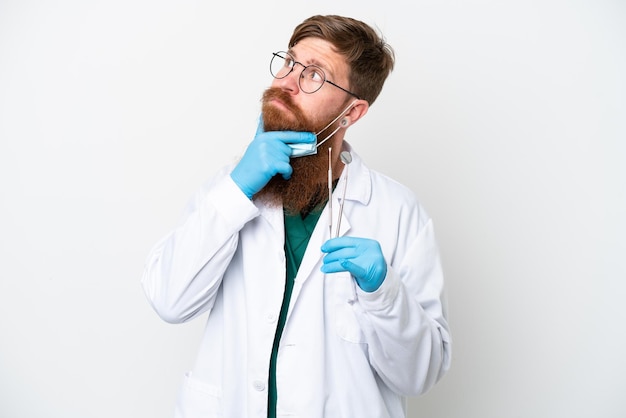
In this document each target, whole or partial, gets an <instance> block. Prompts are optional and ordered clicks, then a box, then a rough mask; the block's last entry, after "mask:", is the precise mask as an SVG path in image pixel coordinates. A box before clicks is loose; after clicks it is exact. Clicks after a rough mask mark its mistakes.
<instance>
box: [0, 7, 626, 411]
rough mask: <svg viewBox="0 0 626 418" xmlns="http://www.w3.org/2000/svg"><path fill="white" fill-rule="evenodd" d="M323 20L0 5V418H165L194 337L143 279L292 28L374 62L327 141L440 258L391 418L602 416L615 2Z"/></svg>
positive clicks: (620, 284) (615, 154) (620, 268)
mask: <svg viewBox="0 0 626 418" xmlns="http://www.w3.org/2000/svg"><path fill="white" fill-rule="evenodd" d="M338 3H339V2H337V1H330V0H317V1H300V2H296V1H278V0H275V1H266V2H253V1H249V2H247V3H241V2H238V1H230V2H212V1H199V0H198V1H190V0H184V1H180V0H177V1H174V0H171V1H164V0H156V1H155V0H151V1H148V0H109V1H96V0H92V1H78V0H73V1H72V0H66V1H62V0H59V1H34V0H0V318H1V319H0V416H2V417H7V418H33V417H42V418H43V417H45V418H57V417H59V418H61V417H62V418H101V417H102V418H104V417H116V418H127V417H128V418H131V417H132V418H144V417H151V418H168V417H171V416H172V415H171V412H172V409H173V405H174V401H175V397H176V392H177V391H178V387H179V383H180V379H181V377H182V373H183V372H184V371H185V370H186V369H188V368H189V367H190V365H191V363H192V361H193V358H194V356H195V350H196V347H197V343H198V341H199V338H200V333H201V331H202V326H203V322H204V319H200V320H197V321H195V322H192V323H190V324H186V325H177V326H175V325H168V324H165V323H164V322H162V321H160V320H159V319H158V317H157V316H156V314H154V313H153V312H152V310H151V309H150V308H149V306H148V303H147V301H146V300H145V298H144V296H143V294H142V291H141V289H140V285H139V280H140V276H141V272H142V268H143V262H144V260H145V257H146V255H147V254H148V251H149V249H150V248H151V246H152V245H153V244H154V243H155V242H156V240H157V239H159V238H160V237H161V236H162V235H164V234H165V233H166V232H168V230H169V229H170V228H171V227H172V226H173V225H174V224H175V222H176V221H177V219H178V215H179V214H180V211H181V209H182V207H183V205H184V203H185V202H186V200H187V198H188V196H189V195H190V194H191V193H192V192H193V191H194V190H195V189H196V188H197V187H198V186H199V185H200V183H201V182H203V181H204V180H205V179H206V178H207V177H208V176H210V175H211V174H212V173H213V172H214V171H215V170H217V168H218V167H220V166H221V165H222V164H224V163H226V162H229V161H230V160H232V159H233V158H235V157H236V156H237V155H238V154H239V153H240V152H241V151H242V150H243V149H244V147H245V146H246V144H247V143H248V141H250V140H251V138H252V136H253V133H254V131H255V127H256V119H257V117H258V112H259V98H260V94H261V92H262V90H263V89H264V88H265V87H267V85H269V83H270V81H271V80H270V75H269V73H268V60H269V57H270V52H272V51H274V50H277V49H282V48H284V47H285V46H286V43H287V40H288V39H289V36H290V35H291V31H292V29H293V27H294V26H295V25H296V24H297V23H299V22H300V21H301V20H303V19H304V18H305V17H308V16H309V15H311V14H316V13H322V14H326V13H336V14H344V15H350V16H353V17H356V18H359V19H362V20H364V21H366V22H367V23H370V24H373V25H376V26H378V27H379V28H380V29H381V30H382V31H383V33H384V34H385V35H386V38H387V40H388V41H389V43H390V44H391V45H392V46H393V47H394V48H395V50H396V53H397V68H396V71H395V72H394V73H393V74H392V76H391V78H390V79H389V81H388V83H387V85H386V88H385V90H384V91H383V93H382V95H381V96H380V98H379V99H378V101H377V102H376V103H375V104H374V105H373V107H372V108H371V109H370V113H369V114H368V115H367V117H366V118H365V119H363V120H361V121H360V122H359V123H358V124H356V125H355V126H353V127H351V128H350V130H349V131H348V139H349V141H350V142H351V143H352V144H353V145H354V146H355V147H356V149H357V150H358V151H359V153H360V154H361V155H362V156H363V157H364V158H365V160H366V161H367V162H368V163H369V165H371V166H372V167H374V168H377V169H378V170H380V171H382V172H385V173H387V174H389V175H391V176H393V177H395V178H396V179H398V180H400V181H401V182H403V183H405V184H407V185H409V186H410V187H411V188H412V189H413V190H414V191H415V192H416V193H417V194H418V196H419V197H420V200H421V201H422V203H423V205H424V206H425V207H426V208H427V210H428V211H429V212H430V214H431V216H432V217H433V218H434V220H435V223H436V230H437V233H438V239H439V242H440V246H441V250H442V254H443V261H444V269H445V271H446V274H447V286H448V294H449V306H450V322H451V326H452V335H453V341H454V346H453V363H452V369H451V371H450V372H449V374H448V375H447V376H446V377H445V378H444V379H443V380H442V381H441V382H440V384H439V385H438V386H437V387H436V388H435V389H433V390H432V391H431V392H429V393H428V394H426V395H425V396H423V397H421V398H418V399H413V400H411V402H410V416H411V417H429V418H438V417H441V418H444V417H445V418H509V417H510V418H514V417H515V418H517V417H524V418H554V417H569V418H578V417H580V418H582V417H594V418H597V417H606V418H609V417H610V418H613V417H615V418H617V417H624V416H626V397H625V396H624V394H623V390H624V388H626V355H625V353H626V338H625V337H626V336H625V333H626V331H625V330H626V326H625V323H626V303H625V297H626V285H625V283H624V281H625V279H626V261H625V258H626V238H625V237H626V222H625V220H624V216H625V215H626V186H625V182H626V168H625V167H626V164H625V163H626V126H625V125H626V123H625V119H626V81H625V74H626V5H625V3H624V2H623V1H617V0H615V1H609V0H586V1H585V0H580V1H559V0H544V1H540V0H530V1H529V0H525V1H487V0H483V1H480V0H468V1H460V0H459V1H445V0H440V1H434V0H432V1H420V0H417V1H411V2H406V3H404V2H400V1H394V0H387V1H371V2H363V1H344V2H341V4H338ZM364 3H365V4H364Z"/></svg>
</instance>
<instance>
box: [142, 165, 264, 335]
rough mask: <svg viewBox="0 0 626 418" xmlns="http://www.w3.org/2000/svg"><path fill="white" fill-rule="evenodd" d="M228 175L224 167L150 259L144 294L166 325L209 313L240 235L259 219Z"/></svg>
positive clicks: (255, 208) (156, 246) (195, 199)
mask: <svg viewBox="0 0 626 418" xmlns="http://www.w3.org/2000/svg"><path fill="white" fill-rule="evenodd" d="M229 172H230V170H228V169H226V168H225V169H224V170H223V171H222V172H221V173H220V174H219V175H218V176H216V178H215V179H213V180H212V181H210V182H208V183H206V184H205V185H204V186H203V187H202V188H201V189H200V190H199V191H198V192H196V194H195V195H194V196H193V197H192V199H191V200H190V202H189V204H188V205H187V207H186V209H185V212H184V214H183V216H182V219H181V222H180V224H179V225H178V226H177V227H176V228H175V229H174V230H173V231H172V232H170V233H169V234H168V235H167V236H165V237H164V238H162V239H161V240H160V241H159V242H158V243H157V244H156V245H155V246H154V248H153V249H152V250H151V252H150V254H149V255H148V257H147V260H146V264H145V268H144V273H143V276H142V285H143V289H144V292H145V294H146V296H147V298H148V300H149V301H150V303H151V305H152V307H153V308H154V310H155V311H156V312H157V313H158V314H159V316H160V317H161V318H162V319H163V320H165V321H167V322H170V323H181V322H185V321H188V320H189V319H191V318H194V317H196V316H198V315H200V314H202V313H204V312H206V311H207V310H209V309H211V307H212V306H213V303H214V302H215V298H216V295H217V291H218V289H219V286H220V284H221V280H222V278H223V276H224V272H225V271H226V268H227V267H228V265H229V263H230V261H231V260H232V257H233V255H234V253H235V251H236V249H237V243H238V236H239V234H238V233H239V231H240V230H241V229H242V228H243V226H244V225H245V224H246V223H247V222H249V221H250V220H251V219H253V218H255V217H256V216H258V214H259V211H258V209H257V207H256V206H255V205H254V204H253V203H252V202H251V201H250V200H249V199H248V198H247V197H246V196H245V195H244V194H243V193H242V192H241V190H240V189H239V188H238V187H237V185H236V184H235V183H234V182H233V181H232V179H231V177H230V175H228V173H229Z"/></svg>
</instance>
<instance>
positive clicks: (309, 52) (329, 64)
mask: <svg viewBox="0 0 626 418" xmlns="http://www.w3.org/2000/svg"><path fill="white" fill-rule="evenodd" d="M289 52H290V53H291V54H292V55H293V56H294V57H295V58H296V59H297V60H298V61H300V62H302V63H303V64H305V65H311V64H315V65H317V66H319V67H322V69H324V71H327V72H328V73H329V75H330V74H332V75H333V76H335V77H342V78H345V77H347V74H348V64H347V62H346V59H345V58H344V57H343V55H341V54H339V53H338V52H336V51H335V48H334V47H333V45H332V44H331V43H330V42H328V41H326V40H324V39H320V38H304V39H301V40H300V41H299V42H298V43H297V44H296V45H294V46H293V47H292V48H291V49H290V50H289Z"/></svg>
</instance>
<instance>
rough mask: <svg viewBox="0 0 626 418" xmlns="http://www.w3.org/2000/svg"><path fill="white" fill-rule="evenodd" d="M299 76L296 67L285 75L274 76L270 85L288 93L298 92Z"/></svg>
mask: <svg viewBox="0 0 626 418" xmlns="http://www.w3.org/2000/svg"><path fill="white" fill-rule="evenodd" d="M299 78H300V71H298V69H297V68H296V69H294V70H292V71H291V72H290V73H289V74H287V76H286V77H283V78H275V79H274V81H273V82H272V87H278V88H280V89H282V90H283V91H285V92H287V93H289V94H293V95H295V94H298V93H300V85H299V83H298V81H299V80H298V79H299Z"/></svg>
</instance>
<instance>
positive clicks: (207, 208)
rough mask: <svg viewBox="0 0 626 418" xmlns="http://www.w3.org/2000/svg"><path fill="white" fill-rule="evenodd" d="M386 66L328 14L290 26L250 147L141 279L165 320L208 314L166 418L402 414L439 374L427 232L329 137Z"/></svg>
mask: <svg viewBox="0 0 626 418" xmlns="http://www.w3.org/2000/svg"><path fill="white" fill-rule="evenodd" d="M393 65H394V54H393V51H392V49H391V48H390V47H389V46H388V45H387V44H386V43H385V41H384V40H383V39H381V38H380V36H379V35H378V34H377V32H375V31H374V30H373V29H372V28H371V27H369V26H368V25H366V24H364V23H362V22H360V21H357V20H354V19H351V18H346V17H340V16H313V17H311V18H309V19H306V20H305V21H304V22H302V23H301V24H300V25H298V26H297V27H296V28H295V30H294V33H293V35H292V37H291V40H290V41H289V48H288V51H285V52H276V53H273V54H272V57H271V65H270V71H271V73H272V75H273V76H274V80H273V83H272V85H271V87H270V88H269V89H268V90H267V91H266V92H265V93H264V95H263V99H262V118H261V119H260V122H259V126H258V128H257V133H256V135H255V137H254V139H253V140H252V142H251V143H250V145H249V146H248V148H247V150H246V151H245V153H244V155H243V156H242V158H241V159H240V160H239V161H238V162H237V163H236V164H234V165H233V166H229V167H225V168H224V169H223V170H222V171H221V172H220V173H219V174H218V175H217V176H216V177H215V178H213V179H211V180H210V181H209V182H207V183H206V184H205V185H204V187H203V188H202V189H201V190H199V191H198V192H197V193H196V194H195V196H194V197H193V199H192V200H191V202H190V204H189V206H188V207H187V210H186V212H185V214H184V217H183V221H182V223H181V224H180V226H179V227H177V228H176V229H175V230H174V231H172V232H171V233H170V234H169V235H167V236H166V237H165V238H164V239H163V240H161V241H160V242H159V243H157V245H156V246H155V248H154V249H153V251H152V252H151V254H150V255H149V257H148V260H147V264H146V268H145V272H144V276H143V279H142V282H143V286H144V289H145V292H146V295H147V296H148V299H149V300H150V302H151V304H152V305H153V307H154V309H155V310H156V311H157V312H158V314H159V315H160V316H161V317H162V318H163V319H164V320H165V321H168V322H172V323H180V322H185V321H188V320H191V319H193V318H195V317H197V316H199V315H202V314H207V313H208V319H207V322H206V329H205V334H204V338H203V340H202V343H201V347H200V350H199V353H198V356H197V361H196V364H195V366H194V368H193V371H191V372H189V373H188V374H187V376H186V378H185V382H184V385H183V388H182V391H181V394H180V398H179V401H178V405H177V416H179V417H194V418H195V417H198V418H200V417H217V416H220V417H221V416H224V417H236V418H241V417H267V416H269V417H274V416H299V417H351V418H352V417H359V418H364V417H374V418H382V417H404V416H406V397H408V396H414V395H418V394H421V393H424V392H425V391H427V390H428V389H430V388H431V387H432V386H433V385H434V384H435V383H436V382H437V381H438V380H439V379H440V378H441V377H442V376H443V375H444V374H445V372H446V371H447V369H448V367H449V363H450V337H449V329H448V324H447V320H446V314H445V303H444V301H443V277H442V271H441V266H440V260H439V255H438V250H437V246H436V243H435V238H434V235H433V225H432V221H431V220H430V219H429V218H428V215H427V214H426V212H425V211H424V210H423V209H422V207H421V206H420V205H419V203H418V202H417V201H416V199H415V197H414V195H413V193H412V192H411V191H409V190H408V189H407V188H406V187H404V186H402V185H400V184H398V183H397V182H395V181H393V180H391V179H389V178H387V177H385V176H384V175H382V174H379V173H377V172H375V171H373V170H370V169H368V168H367V167H366V166H365V165H364V163H363V162H362V161H361V159H360V158H359V156H358V155H357V154H356V153H355V152H354V150H353V149H352V148H351V147H350V145H349V144H348V143H347V142H345V141H344V135H345V132H346V130H347V129H348V128H349V126H351V125H352V124H354V123H356V122H357V121H359V120H360V119H361V118H362V117H363V116H365V114H366V113H367V111H368V110H369V107H370V106H371V105H372V104H373V103H374V101H375V99H376V97H377V96H378V94H379V93H380V91H381V89H382V86H383V83H384V81H385V79H386V78H387V76H388V75H389V73H390V72H391V70H392V68H393ZM330 193H332V198H331V199H330V201H329V199H328V196H329V194H330Z"/></svg>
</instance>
